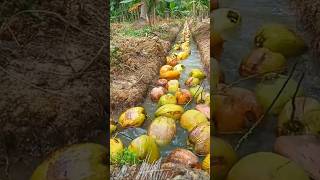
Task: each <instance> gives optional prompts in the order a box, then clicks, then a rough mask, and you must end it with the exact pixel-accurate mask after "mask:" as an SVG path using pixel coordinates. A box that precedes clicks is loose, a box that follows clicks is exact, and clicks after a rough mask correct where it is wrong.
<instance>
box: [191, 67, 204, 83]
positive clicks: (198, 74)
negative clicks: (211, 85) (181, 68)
mask: <svg viewBox="0 0 320 180" xmlns="http://www.w3.org/2000/svg"><path fill="white" fill-rule="evenodd" d="M189 76H190V77H194V78H198V79H200V80H202V79H204V78H206V74H205V73H204V72H203V71H202V70H201V69H192V70H191V72H190V73H189Z"/></svg>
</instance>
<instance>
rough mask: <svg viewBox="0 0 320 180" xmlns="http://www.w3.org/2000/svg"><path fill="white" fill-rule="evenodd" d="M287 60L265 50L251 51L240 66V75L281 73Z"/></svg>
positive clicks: (280, 55) (278, 54)
mask: <svg viewBox="0 0 320 180" xmlns="http://www.w3.org/2000/svg"><path fill="white" fill-rule="evenodd" d="M286 64H287V60H286V59H285V57H284V56H283V55H282V54H280V53H275V52H272V51H270V50H269V49H267V48H258V49H255V50H253V51H252V52H251V53H250V54H249V55H248V56H247V57H246V58H244V59H243V61H242V62H241V65H240V69H239V72H240V75H241V76H249V75H254V74H263V73H268V72H283V71H284V70H285V67H286Z"/></svg>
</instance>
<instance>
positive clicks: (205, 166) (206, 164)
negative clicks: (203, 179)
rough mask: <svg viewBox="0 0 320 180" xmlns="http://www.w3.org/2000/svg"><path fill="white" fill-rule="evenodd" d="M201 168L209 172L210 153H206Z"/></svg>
mask: <svg viewBox="0 0 320 180" xmlns="http://www.w3.org/2000/svg"><path fill="white" fill-rule="evenodd" d="M202 169H203V170H205V171H207V172H208V173H209V174H210V154H207V155H206V157H205V158H204V159H203V161H202Z"/></svg>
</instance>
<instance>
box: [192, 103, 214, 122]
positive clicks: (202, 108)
mask: <svg viewBox="0 0 320 180" xmlns="http://www.w3.org/2000/svg"><path fill="white" fill-rule="evenodd" d="M195 109H196V110H198V111H200V112H201V113H203V114H204V115H205V116H206V117H207V118H208V119H209V120H210V106H209V105H207V104H197V105H196V107H195Z"/></svg>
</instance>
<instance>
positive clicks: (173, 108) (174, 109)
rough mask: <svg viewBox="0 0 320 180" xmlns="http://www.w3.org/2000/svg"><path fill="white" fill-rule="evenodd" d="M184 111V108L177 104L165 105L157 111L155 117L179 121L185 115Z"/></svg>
mask: <svg viewBox="0 0 320 180" xmlns="http://www.w3.org/2000/svg"><path fill="white" fill-rule="evenodd" d="M183 112H184V109H183V107H182V106H179V105H176V104H165V105H163V106H161V107H159V108H158V109H157V111H156V112H155V116H156V117H158V116H165V117H169V118H172V119H175V120H179V119H180V117H181V115H182V114H183Z"/></svg>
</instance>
